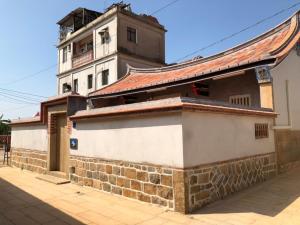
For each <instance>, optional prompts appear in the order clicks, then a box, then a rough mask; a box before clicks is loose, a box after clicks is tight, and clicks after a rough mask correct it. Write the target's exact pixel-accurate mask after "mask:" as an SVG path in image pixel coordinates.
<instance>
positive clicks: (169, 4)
mask: <svg viewBox="0 0 300 225" xmlns="http://www.w3.org/2000/svg"><path fill="white" fill-rule="evenodd" d="M178 1H180V0H174V1H172V2H170V3H168V4H166V5H165V6H163V7H161V8H159V9H157V10H155V11H154V12H152V13H151V14H150V15H151V16H153V15H154V14H157V13H159V12H160V11H163V10H164V9H166V8H168V7H169V6H171V5H173V4H175V3H176V2H178Z"/></svg>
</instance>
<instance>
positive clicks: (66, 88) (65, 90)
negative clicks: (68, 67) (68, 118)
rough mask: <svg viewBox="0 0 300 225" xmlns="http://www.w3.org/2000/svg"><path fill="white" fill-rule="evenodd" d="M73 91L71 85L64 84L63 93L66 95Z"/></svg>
mask: <svg viewBox="0 0 300 225" xmlns="http://www.w3.org/2000/svg"><path fill="white" fill-rule="evenodd" d="M69 91H71V85H69V84H67V83H63V85H62V93H66V92H69Z"/></svg>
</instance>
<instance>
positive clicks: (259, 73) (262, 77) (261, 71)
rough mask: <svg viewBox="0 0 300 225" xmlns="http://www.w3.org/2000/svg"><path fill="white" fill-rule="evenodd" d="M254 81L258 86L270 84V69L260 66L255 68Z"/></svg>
mask: <svg viewBox="0 0 300 225" xmlns="http://www.w3.org/2000/svg"><path fill="white" fill-rule="evenodd" d="M255 72H256V79H257V81H258V83H259V84H263V83H270V82H272V76H271V73H270V68H269V67H268V66H261V67H257V68H255Z"/></svg>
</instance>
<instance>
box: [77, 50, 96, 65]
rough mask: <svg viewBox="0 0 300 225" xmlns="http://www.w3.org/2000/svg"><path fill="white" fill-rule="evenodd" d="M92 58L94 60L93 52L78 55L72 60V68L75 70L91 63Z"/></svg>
mask: <svg viewBox="0 0 300 225" xmlns="http://www.w3.org/2000/svg"><path fill="white" fill-rule="evenodd" d="M93 58H94V52H93V50H90V51H87V52H85V53H82V54H80V55H75V56H74V57H73V59H72V67H73V68H76V67H79V66H82V65H84V64H87V63H89V62H91V61H93Z"/></svg>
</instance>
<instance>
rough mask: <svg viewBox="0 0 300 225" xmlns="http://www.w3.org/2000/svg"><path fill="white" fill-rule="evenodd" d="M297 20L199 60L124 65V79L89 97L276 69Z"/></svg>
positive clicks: (295, 32) (296, 32)
mask: <svg viewBox="0 0 300 225" xmlns="http://www.w3.org/2000/svg"><path fill="white" fill-rule="evenodd" d="M299 19H300V11H298V12H297V13H295V14H293V16H291V17H290V18H289V19H288V20H285V21H284V22H282V23H281V24H279V25H277V26H276V27H275V28H272V29H270V30H269V31H267V32H265V33H264V34H262V35H259V36H257V37H255V38H253V39H251V40H250V41H247V42H245V43H243V44H240V45H238V46H236V47H233V48H231V49H228V50H226V51H224V52H221V53H219V54H216V55H212V56H210V57H206V58H203V59H196V60H194V61H189V62H184V63H180V64H177V65H171V66H167V67H160V68H148V69H146V68H133V67H131V66H129V65H128V71H127V74H126V75H125V76H123V77H122V78H121V79H119V80H118V81H116V82H115V83H112V84H110V85H108V86H106V87H103V88H101V89H98V90H96V91H94V92H92V93H90V94H89V96H105V97H110V96H114V95H116V94H117V93H119V94H121V95H122V94H126V93H127V94H128V93H130V92H132V91H133V90H138V89H140V90H142V89H143V90H144V89H149V88H155V87H158V86H167V85H170V84H171V83H175V82H177V83H178V84H179V83H183V82H186V81H187V80H188V82H192V81H195V80H199V79H203V77H208V76H216V75H217V74H220V73H226V71H227V72H228V71H233V70H239V69H240V68H243V69H245V68H253V66H261V65H270V66H273V65H274V66H276V65H277V63H278V62H279V61H278V60H279V59H283V58H284V56H285V55H286V54H287V53H288V52H289V51H290V50H291V49H292V47H293V46H294V45H295V43H296V42H297V41H298V40H299V39H300V32H299V29H300V27H299V24H300V23H299ZM254 64H255V65H254Z"/></svg>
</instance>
